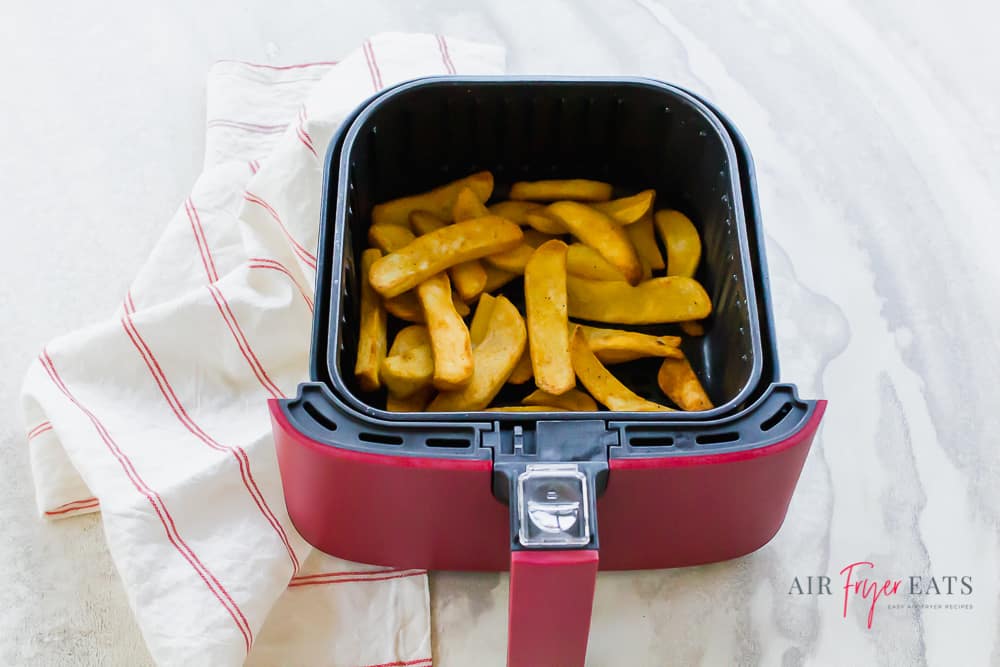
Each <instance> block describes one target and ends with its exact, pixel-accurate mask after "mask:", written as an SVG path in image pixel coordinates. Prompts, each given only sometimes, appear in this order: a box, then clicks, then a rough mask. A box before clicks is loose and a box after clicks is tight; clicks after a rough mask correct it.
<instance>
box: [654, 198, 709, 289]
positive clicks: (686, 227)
mask: <svg viewBox="0 0 1000 667" xmlns="http://www.w3.org/2000/svg"><path fill="white" fill-rule="evenodd" d="M654 220H655V222H656V231H658V232H659V233H660V238H661V239H663V246H664V247H665V248H666V249H667V275H668V276H684V277H686V278H693V277H694V274H695V272H696V271H697V270H698V262H700V261H701V237H699V236H698V230H697V229H695V226H694V223H692V222H691V219H690V218H688V217H687V216H686V215H684V214H683V213H681V212H680V211H669V210H663V211H657V212H656V216H655V218H654Z"/></svg>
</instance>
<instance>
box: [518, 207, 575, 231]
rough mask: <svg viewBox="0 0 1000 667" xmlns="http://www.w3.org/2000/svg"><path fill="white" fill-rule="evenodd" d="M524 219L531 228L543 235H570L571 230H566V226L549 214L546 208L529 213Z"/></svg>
mask: <svg viewBox="0 0 1000 667" xmlns="http://www.w3.org/2000/svg"><path fill="white" fill-rule="evenodd" d="M524 219H525V221H526V222H527V223H528V226H529V227H531V228H532V229H534V230H535V231H539V232H541V233H543V234H552V235H553V236H558V235H560V234H568V233H569V230H568V229H566V225H564V224H563V223H562V221H561V220H559V219H558V218H557V217H555V216H554V215H552V214H551V213H549V212H547V211H546V210H545V209H544V208H542V209H538V210H534V211H528V212H527V213H525V214H524Z"/></svg>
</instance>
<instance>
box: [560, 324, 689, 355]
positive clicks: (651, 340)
mask: <svg viewBox="0 0 1000 667" xmlns="http://www.w3.org/2000/svg"><path fill="white" fill-rule="evenodd" d="M570 326H572V325H570ZM577 326H579V327H580V331H581V332H583V337H584V338H585V339H586V340H587V346H588V347H589V348H590V350H591V351H592V352H593V353H594V354H595V355H597V358H598V359H600V360H601V363H602V364H620V363H624V362H626V361H633V360H635V359H642V358H643V357H672V358H675V359H680V358H683V357H684V353H683V352H681V349H680V344H681V339H680V336H651V335H649V334H644V333H639V332H638V331H624V330H622V329H600V328H598V327H588V326H585V325H583V324H580V325H577Z"/></svg>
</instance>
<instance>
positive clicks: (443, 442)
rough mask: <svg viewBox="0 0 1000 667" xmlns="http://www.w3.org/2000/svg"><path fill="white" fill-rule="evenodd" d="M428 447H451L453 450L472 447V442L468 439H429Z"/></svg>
mask: <svg viewBox="0 0 1000 667" xmlns="http://www.w3.org/2000/svg"><path fill="white" fill-rule="evenodd" d="M427 446H428V447H451V448H453V449H458V448H463V447H471V446H472V441H471V440H469V439H468V438H427Z"/></svg>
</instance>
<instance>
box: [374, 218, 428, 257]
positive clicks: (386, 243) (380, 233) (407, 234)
mask: <svg viewBox="0 0 1000 667" xmlns="http://www.w3.org/2000/svg"><path fill="white" fill-rule="evenodd" d="M415 238H417V237H416V236H414V235H413V232H411V231H410V230H409V229H407V228H406V227H403V226H400V225H372V226H371V227H369V228H368V243H369V244H370V245H371V246H372V247H374V248H378V249H379V250H381V251H382V252H386V253H388V252H396V251H397V250H399V249H400V248H402V247H404V246H406V245H408V244H410V243H412V242H413V239H415Z"/></svg>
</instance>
